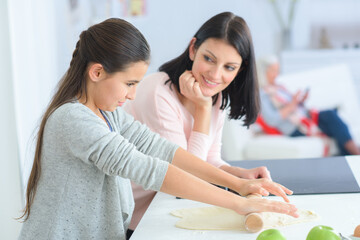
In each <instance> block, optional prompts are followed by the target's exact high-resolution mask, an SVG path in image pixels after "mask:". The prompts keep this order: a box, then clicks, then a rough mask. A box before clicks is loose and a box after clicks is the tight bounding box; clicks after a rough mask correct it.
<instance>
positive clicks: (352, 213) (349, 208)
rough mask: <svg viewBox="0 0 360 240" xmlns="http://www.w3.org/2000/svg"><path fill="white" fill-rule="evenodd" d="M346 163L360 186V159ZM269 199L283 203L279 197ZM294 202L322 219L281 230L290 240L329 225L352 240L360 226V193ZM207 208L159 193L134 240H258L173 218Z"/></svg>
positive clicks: (294, 199) (308, 197)
mask: <svg viewBox="0 0 360 240" xmlns="http://www.w3.org/2000/svg"><path fill="white" fill-rule="evenodd" d="M346 159H347V161H348V163H349V165H350V167H351V169H352V171H353V173H354V175H355V177H356V180H357V182H358V184H359V185H360V156H351V157H350V156H349V157H346ZM269 198H270V199H274V200H280V199H279V198H278V197H269ZM290 201H291V202H292V203H293V204H295V205H296V206H297V207H298V208H303V209H308V210H313V211H315V212H316V213H317V214H319V215H320V217H321V219H320V220H317V221H313V222H308V223H301V224H296V225H290V226H286V227H281V228H279V230H280V231H281V232H282V233H283V234H284V235H285V236H286V237H287V239H289V240H305V239H306V236H307V233H308V232H309V231H310V229H311V228H312V227H314V226H316V225H328V226H331V227H333V228H335V229H336V230H337V231H339V232H340V233H342V234H343V235H344V236H349V235H350V234H352V233H353V231H354V229H355V227H356V226H357V225H359V224H360V193H351V194H323V195H297V196H290ZM204 206H209V205H207V204H203V203H199V202H195V201H191V200H185V199H175V197H173V196H171V195H168V194H164V193H160V192H159V193H158V194H156V196H155V198H154V200H153V201H152V203H151V205H150V206H149V209H148V210H147V212H146V213H145V215H144V217H143V218H142V220H141V221H140V223H139V225H138V227H137V228H136V231H135V232H134V234H133V235H132V237H131V240H143V239H146V240H151V239H154V240H155V239H156V240H162V239H164V240H165V239H166V240H169V239H171V240H177V239H186V240H191V239H194V240H195V239H196V240H202V239H204V240H211V239H216V240H218V239H226V240H232V239H233V240H239V239H241V240H247V239H249V240H250V239H252V240H254V239H256V237H257V235H258V234H259V233H247V232H241V231H236V230H226V231H213V230H211V231H210V230H206V231H205V230H186V229H179V228H176V227H175V223H176V222H177V221H178V220H179V218H177V217H174V216H172V215H170V212H171V211H173V210H176V209H182V208H192V207H204Z"/></svg>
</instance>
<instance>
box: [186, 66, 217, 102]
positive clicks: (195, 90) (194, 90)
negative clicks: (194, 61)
mask: <svg viewBox="0 0 360 240" xmlns="http://www.w3.org/2000/svg"><path fill="white" fill-rule="evenodd" d="M179 86H180V92H181V94H182V95H183V96H185V97H186V98H187V99H189V100H190V101H192V102H193V103H194V104H195V106H197V107H211V106H212V98H211V97H205V96H204V95H203V94H202V92H201V89H200V85H199V83H198V82H197V81H196V79H195V77H194V75H193V74H192V72H191V71H185V72H184V73H183V74H181V76H180V78H179Z"/></svg>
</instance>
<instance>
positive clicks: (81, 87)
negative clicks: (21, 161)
mask: <svg viewBox="0 0 360 240" xmlns="http://www.w3.org/2000/svg"><path fill="white" fill-rule="evenodd" d="M149 58H150V47H149V44H148V43H147V41H146V39H145V38H144V36H143V35H142V34H141V33H140V31H139V30H138V29H136V28H135V27H134V26H133V25H131V24H130V23H128V22H126V21H124V20H122V19H116V18H111V19H108V20H106V21H103V22H101V23H99V24H96V25H93V26H91V27H90V28H89V29H88V30H86V31H83V32H82V33H81V34H80V39H79V41H78V42H77V43H76V48H75V50H74V52H73V55H72V60H71V62H70V67H69V69H68V70H67V72H66V74H65V76H64V77H63V78H62V79H61V80H60V82H59V84H58V86H57V91H56V93H55V95H54V96H53V98H52V100H51V102H50V104H49V106H48V108H47V110H46V112H45V114H44V115H43V117H42V120H41V124H40V126H39V131H38V134H37V143H36V149H35V156H34V163H33V166H32V170H31V173H30V177H29V181H28V184H27V189H26V206H25V209H24V213H23V215H22V216H21V217H20V218H23V217H25V221H26V220H27V219H28V218H29V215H30V208H31V205H32V203H33V200H34V196H35V193H36V188H37V184H38V182H39V178H40V175H41V152H42V144H43V134H44V128H45V124H46V121H47V119H48V118H49V116H50V115H51V114H52V113H53V112H54V111H55V110H56V109H57V108H58V107H60V106H61V105H63V104H65V103H68V102H71V101H74V100H75V99H78V98H80V97H81V95H82V94H84V95H85V97H87V93H86V79H87V68H88V65H89V63H100V64H101V65H102V66H103V68H104V70H105V72H106V73H108V74H112V73H115V72H120V71H124V70H126V68H127V67H128V66H129V65H130V64H132V63H136V62H140V61H145V62H147V61H149Z"/></svg>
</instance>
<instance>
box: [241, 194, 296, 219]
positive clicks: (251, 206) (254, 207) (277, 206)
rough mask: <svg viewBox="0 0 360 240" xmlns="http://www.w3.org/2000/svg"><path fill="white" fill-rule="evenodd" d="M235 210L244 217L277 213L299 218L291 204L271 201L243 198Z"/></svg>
mask: <svg viewBox="0 0 360 240" xmlns="http://www.w3.org/2000/svg"><path fill="white" fill-rule="evenodd" d="M238 203H239V204H238V205H237V209H235V211H236V212H237V213H239V214H242V215H246V214H249V213H254V212H277V213H283V214H287V215H290V216H292V217H299V215H298V213H297V208H296V207H295V205H293V204H289V203H284V202H280V201H272V200H268V199H263V198H250V199H247V198H243V199H242V200H241V201H238Z"/></svg>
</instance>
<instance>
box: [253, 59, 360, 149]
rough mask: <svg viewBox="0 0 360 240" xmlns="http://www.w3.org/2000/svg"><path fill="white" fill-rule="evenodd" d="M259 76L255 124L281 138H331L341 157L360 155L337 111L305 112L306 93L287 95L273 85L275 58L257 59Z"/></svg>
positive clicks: (287, 92)
mask: <svg viewBox="0 0 360 240" xmlns="http://www.w3.org/2000/svg"><path fill="white" fill-rule="evenodd" d="M257 67H258V76H259V82H260V85H261V89H262V91H261V119H262V120H263V122H262V121H258V122H259V123H260V125H262V127H263V129H264V130H265V132H266V129H269V128H268V126H269V127H270V129H274V130H275V131H278V132H279V133H280V134H283V135H287V136H291V137H298V136H313V135H319V134H325V135H327V136H329V137H331V138H334V139H335V141H336V143H337V146H338V148H339V150H340V154H341V155H359V154H360V150H359V148H358V147H357V146H356V144H355V142H354V141H353V139H352V137H351V135H350V132H349V129H348V127H347V125H346V124H345V123H344V122H343V121H342V119H341V118H340V117H339V115H338V114H337V111H336V110H323V111H316V110H308V109H306V108H305V107H304V103H305V101H306V99H307V97H308V94H309V89H307V90H305V91H304V92H302V91H297V92H296V93H295V94H292V93H291V92H289V91H288V90H287V89H286V88H285V87H284V86H282V85H279V84H277V83H276V78H277V76H278V75H279V68H280V66H279V61H278V59H277V57H276V56H267V57H264V58H262V59H259V61H258V64H257Z"/></svg>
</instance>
